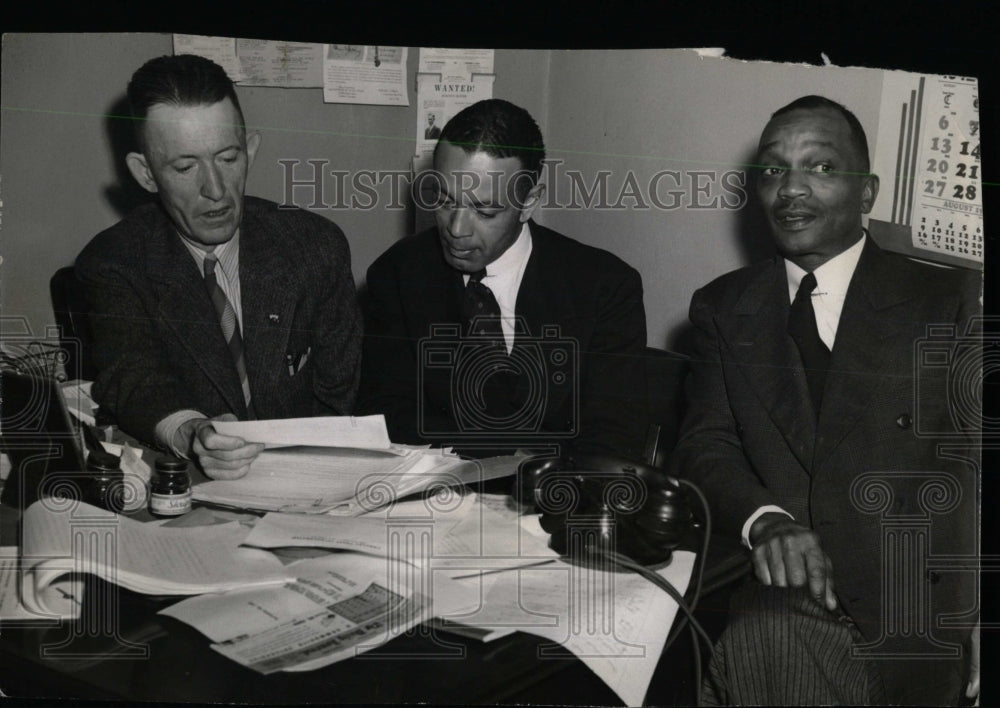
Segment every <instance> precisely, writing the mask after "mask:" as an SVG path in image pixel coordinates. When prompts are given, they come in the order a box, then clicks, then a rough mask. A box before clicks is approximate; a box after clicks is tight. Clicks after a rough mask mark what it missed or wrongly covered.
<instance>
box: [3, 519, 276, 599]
mask: <svg viewBox="0 0 1000 708" xmlns="http://www.w3.org/2000/svg"><path fill="white" fill-rule="evenodd" d="M22 524H23V526H22V528H23V543H22V564H23V567H24V568H25V573H24V576H23V585H22V593H21V595H22V602H23V603H24V604H25V606H26V607H28V608H29V609H31V610H32V611H34V612H38V613H39V614H42V613H45V612H47V611H49V605H50V603H51V602H53V601H57V600H58V597H57V594H58V586H53V583H55V582H56V581H58V580H60V579H61V578H65V576H67V574H71V573H90V574H93V575H97V576H99V577H102V578H104V579H106V580H110V581H111V582H116V583H118V584H119V585H122V586H123V587H126V588H129V589H130V590H134V591H136V592H141V593H151V594H161V595H171V594H178V595H184V594H195V593H200V592H218V591H221V590H225V589H229V588H233V587H244V586H247V585H254V584H266V583H281V582H284V581H285V580H287V578H288V574H287V573H286V572H285V570H284V566H282V564H281V561H279V560H278V559H277V558H275V557H274V555H273V554H270V553H267V552H266V551H261V550H259V549H255V548H241V547H239V546H240V543H241V542H242V541H243V539H244V538H245V537H246V534H247V533H248V529H246V528H245V527H243V526H242V525H240V524H238V523H228V524H219V525H215V526H202V527H197V528H170V527H165V526H160V525H157V524H144V523H142V522H139V521H135V520H133V519H130V518H128V517H126V516H120V515H117V514H112V513H111V512H107V511H104V510H103V509H99V508H97V507H94V506H90V505H89V504H84V503H64V504H63V503H61V502H60V500H53V499H43V500H41V501H38V502H35V503H34V504H32V505H31V506H30V507H29V508H28V509H27V511H25V513H24V518H23V521H22Z"/></svg>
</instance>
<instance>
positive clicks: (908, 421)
mask: <svg viewBox="0 0 1000 708" xmlns="http://www.w3.org/2000/svg"><path fill="white" fill-rule="evenodd" d="M896 425H898V426H899V427H900V428H902V429H903V430H909V429H910V428H911V427H912V426H913V418H911V417H910V415H909V414H908V413H900V414H899V416H898V417H897V418H896Z"/></svg>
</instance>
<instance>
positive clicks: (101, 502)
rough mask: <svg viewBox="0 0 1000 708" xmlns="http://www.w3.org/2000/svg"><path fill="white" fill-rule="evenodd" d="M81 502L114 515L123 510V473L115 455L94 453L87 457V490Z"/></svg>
mask: <svg viewBox="0 0 1000 708" xmlns="http://www.w3.org/2000/svg"><path fill="white" fill-rule="evenodd" d="M83 500H84V501H85V502H87V503H88V504H93V505H94V506H98V507H100V508H102V509H107V510H108V511H113V512H115V513H116V514H119V513H121V512H122V511H124V510H125V473H124V472H122V469H121V460H119V459H118V456H117V455H112V454H111V453H110V452H96V451H95V452H91V453H90V454H88V455H87V489H86V491H85V492H84V495H83Z"/></svg>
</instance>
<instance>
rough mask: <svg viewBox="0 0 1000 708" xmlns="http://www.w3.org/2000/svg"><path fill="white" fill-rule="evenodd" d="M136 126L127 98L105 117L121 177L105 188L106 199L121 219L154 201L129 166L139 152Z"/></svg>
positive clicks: (109, 142)
mask: <svg viewBox="0 0 1000 708" xmlns="http://www.w3.org/2000/svg"><path fill="white" fill-rule="evenodd" d="M132 125H133V121H132V119H131V118H130V117H129V108H128V100H127V99H126V97H125V96H124V95H123V96H122V97H121V98H119V99H118V100H116V101H114V102H113V103H112V104H111V106H110V107H109V108H108V110H107V112H106V113H105V118H104V129H105V131H107V136H108V145H109V146H110V147H111V156H110V157H111V160H112V161H113V165H114V170H115V176H116V178H117V179H116V181H115V182H113V183H111V184H107V185H105V186H104V198H105V199H106V200H107V201H108V204H110V205H111V207H112V208H113V209H114V210H115V211H116V212H118V215H119V216H120V217H124V216H125V215H126V214H128V213H129V212H130V211H132V210H133V209H135V208H136V207H138V206H141V205H142V204H145V203H146V202H148V201H149V200H150V199H152V195H150V194H149V193H148V192H146V190H144V189H143V188H142V187H140V186H139V184H138V183H137V182H136V181H135V179H134V178H133V177H132V173H131V172H129V171H128V166H127V165H126V164H125V156H126V155H128V153H130V152H133V151H134V150H136V143H135V136H134V134H133V127H132Z"/></svg>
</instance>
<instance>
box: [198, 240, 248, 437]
mask: <svg viewBox="0 0 1000 708" xmlns="http://www.w3.org/2000/svg"><path fill="white" fill-rule="evenodd" d="M218 262H219V261H218V258H216V256H215V254H214V253H209V254H207V255H206V256H205V286H206V287H207V288H208V294H209V296H210V297H211V298H212V304H213V305H214V306H215V312H216V314H217V315H218V316H219V324H221V325H222V335H223V336H224V337H225V338H226V344H227V345H228V346H229V353H230V354H232V355H233V361H234V362H235V363H236V372H237V373H238V374H239V376H240V385H241V386H242V387H243V400H244V401H245V402H246V404H247V415H248V416H249V417H250V418H254V417H255V416H254V413H253V408H252V407H251V406H250V380H249V379H248V378H247V367H246V361H245V359H244V356H243V337H242V336H241V335H240V324H239V322H237V321H236V310H234V309H233V306H232V304H231V303H230V302H229V300H228V299H227V298H226V294H225V293H224V292H223V291H222V288H221V287H220V286H219V283H218V281H217V280H216V278H215V266H216V265H217V264H218Z"/></svg>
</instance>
